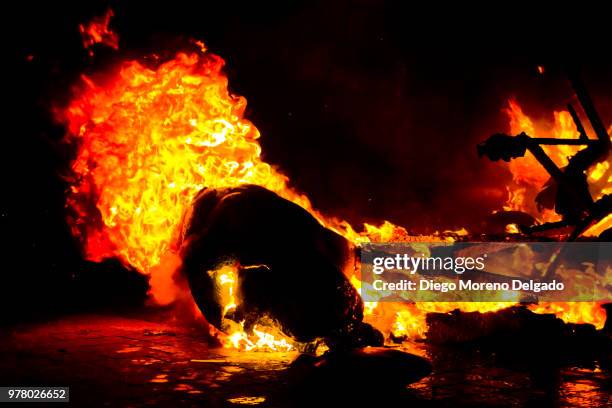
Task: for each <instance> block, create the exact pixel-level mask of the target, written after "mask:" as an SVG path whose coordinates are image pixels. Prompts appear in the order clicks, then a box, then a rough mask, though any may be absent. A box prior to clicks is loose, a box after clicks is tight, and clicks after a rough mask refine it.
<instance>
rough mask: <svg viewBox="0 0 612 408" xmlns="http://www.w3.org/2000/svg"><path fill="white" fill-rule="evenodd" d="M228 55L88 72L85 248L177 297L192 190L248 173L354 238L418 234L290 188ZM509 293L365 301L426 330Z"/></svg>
mask: <svg viewBox="0 0 612 408" xmlns="http://www.w3.org/2000/svg"><path fill="white" fill-rule="evenodd" d="M223 64H224V62H223V60H222V59H221V58H220V57H218V56H216V55H213V54H211V53H209V52H207V51H206V50H205V48H204V46H203V45H201V51H194V52H191V53H179V54H177V55H176V57H175V58H173V59H171V60H169V61H166V62H164V63H161V64H158V65H155V66H145V65H143V64H141V63H140V62H137V61H130V62H126V63H124V64H122V65H121V66H120V67H118V68H117V69H116V70H114V71H113V72H110V73H109V74H108V75H107V76H106V77H105V78H104V79H94V78H91V77H85V76H83V78H82V79H83V81H82V85H81V86H80V89H79V90H78V91H77V92H75V95H74V97H73V99H72V101H71V102H70V104H69V105H68V106H67V107H66V108H65V109H63V110H62V111H61V114H60V119H61V120H62V121H63V122H64V123H65V124H66V127H67V129H68V138H69V140H70V141H72V142H74V143H75V145H76V146H77V147H78V151H77V155H76V158H75V160H74V162H73V163H72V174H71V176H70V184H71V187H70V191H69V192H68V198H67V206H68V208H69V210H70V211H69V223H70V226H71V228H72V231H73V234H74V235H75V236H77V237H79V239H80V240H81V242H82V243H83V248H84V252H85V256H86V257H87V259H90V260H94V261H99V260H102V259H104V258H109V257H118V258H119V259H121V260H122V262H124V263H125V264H126V265H129V266H131V267H134V268H136V269H137V270H139V271H140V272H142V273H144V274H147V275H150V282H151V294H152V296H153V298H154V299H155V300H156V301H157V302H158V303H160V304H168V303H171V302H172V301H174V300H175V298H176V297H177V296H178V295H177V291H178V290H179V289H178V288H176V287H175V283H174V280H173V279H172V275H173V273H174V271H175V270H176V268H177V267H178V265H179V261H178V257H177V256H176V250H177V248H176V243H177V238H178V236H179V226H180V224H181V220H182V217H183V215H184V214H185V212H186V209H187V208H188V207H189V206H190V205H191V201H192V198H193V197H194V196H195V194H196V193H197V192H198V191H200V190H201V189H202V188H204V187H212V188H217V187H230V186H236V185H240V184H243V183H252V184H258V185H260V186H263V187H265V188H267V189H269V190H271V191H274V192H275V193H277V194H279V195H280V196H281V197H283V198H286V199H288V200H290V201H292V202H294V203H296V204H298V205H300V206H302V207H303V208H305V209H306V210H308V211H310V212H311V213H312V214H313V215H314V216H315V217H316V218H317V219H318V220H319V221H320V222H321V223H322V224H323V225H325V226H326V227H328V228H331V229H333V230H335V231H336V232H338V233H340V234H342V235H344V236H345V237H347V238H348V239H349V240H351V241H352V242H354V243H359V242H363V241H368V240H374V241H389V240H407V239H410V238H411V237H408V236H407V233H406V231H405V230H404V229H403V228H401V227H397V226H394V225H393V224H391V223H388V222H385V223H384V224H382V226H381V227H374V226H371V225H366V226H365V229H364V232H362V233H357V232H355V230H354V229H353V228H351V226H350V225H348V223H346V222H344V221H338V220H335V219H333V218H330V217H325V216H323V215H322V214H320V213H319V212H317V211H315V210H314V209H313V208H312V206H311V204H310V202H309V200H308V198H307V197H306V196H304V195H302V194H299V193H298V192H296V191H295V190H293V189H292V188H290V187H289V185H288V178H287V177H286V176H285V175H283V174H282V173H281V172H280V171H279V170H277V169H275V168H274V167H272V166H270V165H269V164H267V163H266V162H265V161H263V159H262V157H261V147H260V145H259V143H258V140H257V139H258V138H259V136H260V134H259V131H258V130H257V128H256V127H255V126H254V125H253V124H252V123H251V122H250V121H248V120H247V119H245V118H244V116H243V114H244V110H245V107H246V100H245V99H244V98H243V97H240V96H236V95H232V94H230V93H229V92H228V81H227V78H226V76H225V75H224V74H223V73H222V67H223ZM415 239H417V238H415ZM426 239H427V238H425V240H426ZM353 281H355V279H353ZM357 282H358V280H357ZM231 301H232V302H233V301H234V299H233V298H232V299H231ZM509 305H511V303H508V304H478V303H469V304H468V303H466V304H435V305H432V304H429V305H419V304H416V305H415V304H409V305H393V304H385V305H382V304H367V305H366V315H367V316H366V320H368V319H371V320H372V323H373V324H375V325H376V326H377V327H378V328H379V329H380V330H382V331H383V332H384V333H386V334H388V333H389V332H394V333H395V334H396V335H406V336H408V337H411V338H416V337H422V336H423V335H424V333H425V332H426V323H425V319H424V317H425V314H426V313H427V312H429V311H441V312H445V311H450V310H453V309H455V308H458V307H459V308H461V309H465V310H467V309H466V308H469V310H479V311H488V310H497V309H500V308H502V307H507V306H509ZM226 306H228V307H231V305H226ZM538 308H541V309H539V310H541V311H543V312H544V311H550V312H554V313H556V314H557V315H558V316H559V317H561V318H563V319H565V320H567V321H577V322H591V323H594V324H596V325H597V326H601V325H602V324H603V319H605V315H604V313H603V310H601V309H600V308H599V307H598V306H597V305H595V304H581V305H563V304H559V305H552V306H549V308H548V309H545V308H544V306H538ZM374 316H376V318H374ZM383 317H384V318H383ZM241 336H242V334H238V335H237V334H236V333H233V335H232V336H231V339H233V340H236V342H235V344H234V343H232V342H229V343H227V344H233V345H234V346H236V347H241V348H249V349H252V348H256V347H255V345H259V339H260V338H266V336H267V333H265V332H259V333H257V336H258V338H255V339H250V340H248V339H247V340H245V341H244V342H240V341H238V340H239V339H241V338H242V337H241ZM274 341H279V340H277V339H269V342H267V343H266V342H264V343H266V344H273V345H274V344H278V343H274ZM281 341H282V340H281ZM244 344H247V345H248V347H245V346H244ZM269 348H273V347H269Z"/></svg>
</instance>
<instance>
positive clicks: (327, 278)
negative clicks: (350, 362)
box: [181, 185, 383, 346]
mask: <svg viewBox="0 0 612 408" xmlns="http://www.w3.org/2000/svg"><path fill="white" fill-rule="evenodd" d="M184 230H185V233H184V236H183V246H182V250H181V253H182V258H183V266H182V271H183V273H184V274H185V275H186V276H187V278H188V280H189V285H190V287H191V292H192V294H193V296H194V298H195V300H196V302H197V304H198V306H199V307H200V310H201V311H202V313H203V314H204V316H205V317H206V319H207V320H208V322H209V323H211V324H213V325H214V326H215V327H217V328H219V329H222V330H224V329H226V328H225V327H223V326H224V325H223V320H224V319H225V318H229V319H231V320H234V321H235V322H242V321H245V322H246V324H245V328H246V329H247V331H251V328H252V327H253V326H254V325H256V324H258V323H259V321H260V319H261V316H269V317H271V318H272V319H274V320H275V321H277V322H278V323H279V324H280V327H281V328H282V331H283V332H285V333H287V334H289V335H290V336H291V337H293V338H295V339H296V340H298V341H300V342H311V341H314V340H316V339H317V338H324V339H327V340H328V344H334V345H337V346H340V345H345V343H346V342H347V341H350V342H351V343H353V344H352V345H354V346H372V345H382V340H383V337H382V334H380V332H378V331H377V330H376V329H374V328H372V327H371V326H370V325H368V324H365V323H363V322H362V318H363V302H362V301H361V298H360V297H359V294H358V293H357V291H356V290H355V288H354V287H353V286H352V285H351V283H350V282H349V280H348V279H347V277H346V276H345V274H344V273H343V271H344V270H345V268H346V267H347V265H350V260H351V258H352V251H353V249H354V248H353V247H352V245H351V244H350V242H349V241H347V240H346V239H345V238H343V237H341V236H340V235H338V234H336V233H334V232H333V231H331V230H329V229H326V228H324V227H323V226H322V225H321V224H320V223H319V222H318V221H317V220H316V219H315V218H314V217H313V216H312V215H311V214H309V213H308V212H307V211H305V210H304V209H303V208H300V207H299V206H297V205H295V204H293V203H291V202H289V201H287V200H285V199H283V198H281V197H279V196H278V195H276V194H274V193H272V192H270V191H269V190H266V189H264V188H262V187H259V186H255V185H243V186H240V187H234V188H226V189H217V190H212V189H205V190H203V191H202V192H201V193H200V194H198V196H197V197H196V199H195V201H194V205H193V208H192V210H191V211H190V214H189V216H188V220H187V222H186V225H185V229H184ZM224 263H225V264H227V263H229V264H234V265H236V267H235V271H236V276H233V277H232V279H231V280H232V283H233V284H234V285H233V288H235V289H232V292H231V294H232V295H233V296H232V297H227V298H226V299H223V298H222V296H220V294H222V291H221V290H220V287H221V286H223V284H224V280H225V281H227V279H228V277H227V276H226V275H223V274H221V275H219V274H216V273H215V270H216V269H218V268H219V266H220V265H223V264H224ZM224 276H225V277H224ZM238 299H239V300H238Z"/></svg>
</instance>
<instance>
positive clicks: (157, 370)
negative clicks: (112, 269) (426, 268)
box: [0, 315, 612, 407]
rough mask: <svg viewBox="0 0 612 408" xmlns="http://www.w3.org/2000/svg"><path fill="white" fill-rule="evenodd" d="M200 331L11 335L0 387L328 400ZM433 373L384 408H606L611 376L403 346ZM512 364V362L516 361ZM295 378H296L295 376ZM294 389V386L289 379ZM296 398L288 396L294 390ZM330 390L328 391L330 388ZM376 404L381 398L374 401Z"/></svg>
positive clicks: (3, 339)
mask: <svg viewBox="0 0 612 408" xmlns="http://www.w3.org/2000/svg"><path fill="white" fill-rule="evenodd" d="M202 339H203V334H202V333H201V332H199V331H198V330H194V329H186V328H181V327H175V326H172V325H168V324H162V323H159V322H155V321H152V320H151V319H146V320H145V319H143V318H125V317H113V316H100V315H87V316H73V317H68V318H63V319H59V320H56V321H52V322H49V323H44V324H29V325H22V326H17V327H12V328H9V329H6V328H4V329H3V331H2V334H1V335H0V385H21V386H24V385H30V386H34V385H47V386H51V385H55V386H70V398H71V404H70V405H75V406H113V407H114V406H121V407H140V406H160V405H167V406H172V407H175V406H234V407H236V406H240V405H258V406H262V407H266V406H296V405H306V406H312V403H313V402H320V403H321V404H322V405H324V404H325V402H327V401H329V399H330V398H331V396H330V395H328V394H324V393H319V394H318V391H319V390H317V389H311V390H304V388H303V387H301V388H300V387H297V388H296V387H295V382H296V376H295V374H290V373H291V370H289V369H288V367H289V365H290V363H291V361H293V360H294V359H295V357H296V356H297V354H296V353H262V352H250V353H247V352H236V351H231V350H224V349H218V348H210V347H209V346H208V345H207V344H206V342H205V341H203V340H202ZM406 348H407V349H408V350H410V351H413V352H415V353H417V354H421V355H425V356H427V357H429V358H430V359H431V360H432V363H433V366H434V372H433V373H432V375H430V376H428V377H426V378H424V379H422V380H421V381H419V382H418V383H415V384H411V385H410V386H408V387H407V388H406V389H402V390H397V391H395V392H394V393H392V395H390V394H389V392H388V391H384V392H385V395H384V401H385V402H386V403H393V404H394V405H397V406H400V405H401V406H431V407H439V406H444V407H446V406H448V407H457V406H465V407H468V406H469V407H471V406H474V407H480V406H500V407H505V406H517V407H522V406H534V407H543V406H562V407H584V406H589V407H595V406H610V404H611V403H612V402H611V399H610V398H611V397H610V392H611V389H612V381H611V376H610V371H609V370H610V368H609V367H607V368H605V367H601V366H600V365H599V363H592V364H583V366H582V367H577V366H573V367H567V366H565V367H554V368H552V367H550V366H549V365H544V366H542V365H541V364H538V362H537V361H533V359H531V360H532V361H526V362H521V361H520V360H521V359H520V356H517V358H516V359H514V360H515V361H510V362H509V361H502V362H500V359H499V358H497V357H496V356H495V355H491V354H489V353H487V354H482V353H479V352H478V351H474V350H471V351H465V350H463V351H460V350H457V349H447V348H439V347H432V346H428V345H424V344H411V345H407V346H406ZM517 361H518V362H517ZM376 374H377V373H363V376H362V377H361V378H363V381H362V382H361V383H360V384H351V385H349V386H344V387H343V386H340V385H339V386H338V387H337V388H335V387H331V389H332V390H336V391H337V392H336V395H335V399H336V400H337V401H340V402H342V401H348V400H351V401H352V402H355V401H357V402H359V401H361V402H365V401H367V400H368V399H367V398H366V396H368V395H370V396H371V395H376V393H377V392H383V391H381V390H376V389H368V382H369V381H368V378H370V377H371V376H373V375H376ZM298 377H299V376H298ZM297 381H299V378H298V379H297ZM298 389H299V391H296V390H298ZM328 389H329V388H328ZM381 398H382V396H381Z"/></svg>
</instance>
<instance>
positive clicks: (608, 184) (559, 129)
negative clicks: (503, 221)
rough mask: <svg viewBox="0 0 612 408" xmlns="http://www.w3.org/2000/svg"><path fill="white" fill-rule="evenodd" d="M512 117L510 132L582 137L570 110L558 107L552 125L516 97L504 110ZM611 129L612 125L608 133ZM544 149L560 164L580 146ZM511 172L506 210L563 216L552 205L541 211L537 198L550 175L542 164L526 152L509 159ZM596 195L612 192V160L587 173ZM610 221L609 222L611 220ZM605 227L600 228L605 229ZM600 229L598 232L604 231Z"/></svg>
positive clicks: (542, 218)
mask: <svg viewBox="0 0 612 408" xmlns="http://www.w3.org/2000/svg"><path fill="white" fill-rule="evenodd" d="M504 111H505V112H506V114H507V115H508V118H509V120H510V133H511V134H513V135H515V134H518V133H521V132H525V133H527V134H528V135H529V136H532V137H554V138H559V139H577V138H578V137H579V135H580V134H579V133H578V130H577V129H576V125H575V124H574V122H573V120H572V116H571V115H570V113H569V112H567V111H558V112H554V114H553V123H552V126H550V125H548V124H546V123H540V122H538V123H536V122H534V121H533V120H532V119H531V118H530V117H529V116H527V115H526V114H525V113H524V112H523V110H522V108H521V107H520V105H519V104H518V102H517V101H516V100H514V99H511V100H509V101H508V107H507V108H506V109H505V110H504ZM611 131H612V125H611V126H610V129H609V131H608V133H610V132H611ZM542 148H543V149H544V151H545V152H546V153H547V154H548V155H549V157H550V158H551V159H552V160H553V161H554V162H555V163H556V164H557V166H559V167H564V166H566V165H567V163H568V159H569V157H571V156H573V155H574V154H576V152H577V151H578V150H580V149H581V148H582V147H580V146H563V145H559V146H542ZM509 168H510V172H511V173H512V180H513V185H512V186H510V187H509V188H508V199H507V201H506V204H505V205H504V210H506V211H511V210H515V211H523V212H526V213H528V214H531V215H532V216H534V217H535V218H536V219H538V221H540V222H550V221H558V220H559V219H560V217H559V216H558V215H557V214H556V213H555V212H554V211H553V210H551V209H543V210H542V211H539V209H538V208H536V205H535V201H534V198H535V196H536V194H537V193H538V192H539V191H540V190H541V189H542V187H543V186H544V184H546V182H547V181H548V180H549V178H550V176H549V174H548V173H547V172H546V170H544V168H543V167H542V165H541V164H540V163H539V162H538V161H537V160H536V159H535V157H533V155H531V153H529V152H528V153H527V154H526V155H525V157H522V158H520V159H515V160H512V161H511V162H510V163H509ZM588 180H589V184H590V185H591V186H592V187H591V194H592V196H593V199H595V200H596V199H598V198H601V197H602V196H603V195H604V194H610V193H611V192H612V171H611V170H610V161H609V160H607V161H603V162H600V163H597V164H596V165H595V166H593V167H592V168H591V169H590V170H589V173H588ZM608 225H609V222H608ZM604 229H605V228H601V231H603V230H604ZM601 231H599V232H601Z"/></svg>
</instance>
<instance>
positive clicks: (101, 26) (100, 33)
mask: <svg viewBox="0 0 612 408" xmlns="http://www.w3.org/2000/svg"><path fill="white" fill-rule="evenodd" d="M113 15H114V13H113V10H111V9H108V10H107V12H106V13H105V14H104V15H103V16H100V17H94V18H93V19H92V20H91V21H90V22H89V23H88V24H80V25H79V31H80V32H81V37H82V39H83V46H84V47H85V49H86V50H88V52H89V55H90V56H93V55H94V53H93V49H92V47H93V46H94V45H96V44H104V45H106V46H107V47H111V48H112V49H115V50H117V49H119V36H118V35H117V33H115V32H113V31H112V30H111V29H109V28H108V24H109V23H110V19H111V17H113Z"/></svg>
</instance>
